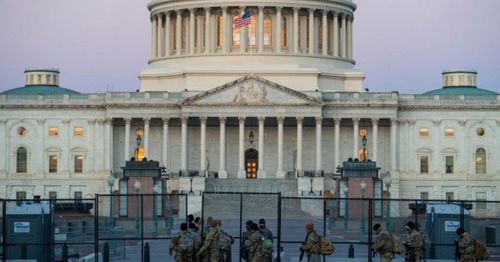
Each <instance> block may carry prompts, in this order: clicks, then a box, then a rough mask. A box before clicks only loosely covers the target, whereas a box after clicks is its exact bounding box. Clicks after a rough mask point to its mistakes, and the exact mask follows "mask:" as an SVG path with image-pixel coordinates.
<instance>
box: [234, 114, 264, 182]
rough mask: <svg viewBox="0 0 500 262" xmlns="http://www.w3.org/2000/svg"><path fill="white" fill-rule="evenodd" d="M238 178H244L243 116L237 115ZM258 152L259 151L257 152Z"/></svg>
mask: <svg viewBox="0 0 500 262" xmlns="http://www.w3.org/2000/svg"><path fill="white" fill-rule="evenodd" d="M238 121H239V131H240V132H239V150H238V157H239V159H238V160H239V161H238V178H245V174H246V172H245V142H244V139H245V117H239V118H238ZM259 154H260V153H259Z"/></svg>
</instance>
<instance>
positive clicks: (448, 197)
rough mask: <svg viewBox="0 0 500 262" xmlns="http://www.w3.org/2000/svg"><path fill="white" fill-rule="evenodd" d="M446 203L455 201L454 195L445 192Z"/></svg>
mask: <svg viewBox="0 0 500 262" xmlns="http://www.w3.org/2000/svg"><path fill="white" fill-rule="evenodd" d="M445 196H446V201H453V199H455V194H454V193H453V192H446V194H445Z"/></svg>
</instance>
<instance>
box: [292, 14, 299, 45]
mask: <svg viewBox="0 0 500 262" xmlns="http://www.w3.org/2000/svg"><path fill="white" fill-rule="evenodd" d="M299 38H300V35H299V8H293V53H295V54H298V53H299Z"/></svg>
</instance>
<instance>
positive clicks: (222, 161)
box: [219, 117, 227, 178]
mask: <svg viewBox="0 0 500 262" xmlns="http://www.w3.org/2000/svg"><path fill="white" fill-rule="evenodd" d="M219 124H220V139H219V152H220V153H219V178H227V172H226V118H225V117H219Z"/></svg>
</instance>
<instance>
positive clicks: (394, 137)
mask: <svg viewBox="0 0 500 262" xmlns="http://www.w3.org/2000/svg"><path fill="white" fill-rule="evenodd" d="M397 130H398V120H397V119H396V118H392V119H391V172H393V171H396V170H397V162H396V161H397V153H398V152H397V145H396V143H397V134H396V132H397Z"/></svg>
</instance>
